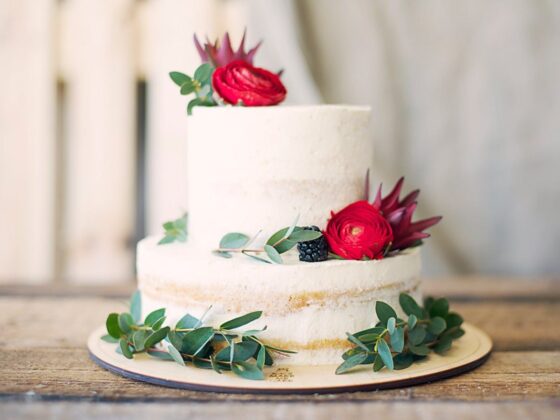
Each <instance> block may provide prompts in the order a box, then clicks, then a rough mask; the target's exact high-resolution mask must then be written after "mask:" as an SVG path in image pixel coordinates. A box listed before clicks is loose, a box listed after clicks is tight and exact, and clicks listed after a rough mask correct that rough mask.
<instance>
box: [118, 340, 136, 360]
mask: <svg viewBox="0 0 560 420" xmlns="http://www.w3.org/2000/svg"><path fill="white" fill-rule="evenodd" d="M119 346H120V349H121V353H122V354H123V356H124V357H126V358H127V359H132V357H133V356H132V350H130V347H129V345H128V342H127V341H126V338H121V339H120V340H119Z"/></svg>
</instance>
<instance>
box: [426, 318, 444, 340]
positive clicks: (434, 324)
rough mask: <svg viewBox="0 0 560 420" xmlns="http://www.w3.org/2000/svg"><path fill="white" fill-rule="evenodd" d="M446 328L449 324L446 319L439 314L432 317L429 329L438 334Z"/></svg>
mask: <svg viewBox="0 0 560 420" xmlns="http://www.w3.org/2000/svg"><path fill="white" fill-rule="evenodd" d="M446 328H447V324H446V323H445V319H443V318H441V317H439V316H436V317H434V318H432V319H430V323H429V324H428V331H429V332H431V333H432V334H434V335H436V336H438V335H439V334H441V333H442V332H444V331H445V329H446Z"/></svg>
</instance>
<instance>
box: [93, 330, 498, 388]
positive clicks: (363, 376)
mask: <svg viewBox="0 0 560 420" xmlns="http://www.w3.org/2000/svg"><path fill="white" fill-rule="evenodd" d="M463 329H464V330H465V335H463V337H461V338H460V339H458V340H455V341H454V342H453V346H452V347H451V349H450V350H449V351H448V352H447V353H445V355H443V356H440V355H437V354H430V355H429V356H428V357H427V358H426V359H424V360H423V361H421V362H417V363H414V364H413V365H412V366H410V367H409V368H407V369H404V370H398V371H389V370H387V369H383V370H382V371H380V372H376V373H374V372H373V369H372V367H371V365H364V366H359V367H357V368H355V369H354V370H352V371H350V372H348V373H345V374H342V375H335V374H334V371H335V369H336V365H325V366H293V365H281V366H272V367H269V368H265V370H264V372H265V377H266V378H265V380H264V381H252V380H247V379H242V378H239V377H237V376H235V375H234V374H233V373H231V372H223V373H222V374H221V375H220V374H218V373H216V372H214V371H213V370H207V369H200V368H195V367H192V366H189V365H187V366H180V365H179V364H177V363H175V362H172V361H164V360H159V359H156V358H153V357H151V356H148V355H147V354H137V355H135V356H134V359H132V360H130V359H127V358H125V357H124V356H123V355H121V354H118V353H117V352H116V351H115V349H116V347H117V344H111V343H107V342H105V341H103V340H101V337H102V336H103V335H104V334H106V330H105V326H102V327H99V328H97V329H96V330H95V331H94V332H93V333H91V335H90V336H89V339H88V348H89V352H90V356H91V358H92V360H93V361H94V362H95V363H97V364H98V365H99V366H101V367H103V368H105V369H107V370H109V371H111V372H114V373H117V374H119V375H122V376H124V377H127V378H131V379H135V380H138V381H143V382H149V383H152V384H156V385H162V386H166V387H172V388H182V389H188V390H192V391H209V392H227V393H247V394H314V393H333V392H352V391H371V390H378V389H387V388H398V387H404V386H410V385H418V384H422V383H426V382H433V381H437V380H439V379H443V378H448V377H450V376H454V375H458V374H461V373H464V372H467V371H469V370H471V369H474V368H476V367H478V366H480V365H481V364H482V363H484V361H485V360H486V359H487V358H488V356H489V355H490V352H491V350H492V340H491V339H490V337H489V336H488V335H487V334H486V333H485V332H483V331H482V330H480V329H478V328H476V327H475V326H473V325H470V324H468V323H465V324H463ZM341 362H342V358H341Z"/></svg>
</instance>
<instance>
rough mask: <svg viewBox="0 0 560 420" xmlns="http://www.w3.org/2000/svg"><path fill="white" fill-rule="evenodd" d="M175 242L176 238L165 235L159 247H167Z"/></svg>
mask: <svg viewBox="0 0 560 420" xmlns="http://www.w3.org/2000/svg"><path fill="white" fill-rule="evenodd" d="M172 242H175V237H174V236H170V235H165V236H164V237H163V238H161V239H160V241H159V242H158V245H166V244H170V243H172Z"/></svg>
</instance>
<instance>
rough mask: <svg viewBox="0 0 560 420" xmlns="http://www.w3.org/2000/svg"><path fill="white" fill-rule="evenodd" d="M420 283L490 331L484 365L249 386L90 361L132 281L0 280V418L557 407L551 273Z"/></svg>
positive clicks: (559, 376)
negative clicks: (358, 382) (275, 392)
mask: <svg viewBox="0 0 560 420" xmlns="http://www.w3.org/2000/svg"><path fill="white" fill-rule="evenodd" d="M425 289H426V291H427V292H428V293H430V294H433V295H445V296H447V297H449V298H450V300H451V303H452V307H453V308H454V309H456V310H457V311H459V312H460V313H461V314H463V315H464V317H465V318H466V320H468V321H469V322H471V323H473V324H475V325H477V326H479V327H481V328H482V329H484V330H485V331H487V332H488V333H489V334H490V335H491V336H492V339H493V340H494V346H495V347H494V352H493V353H492V355H491V357H490V359H489V360H488V361H487V362H486V364H485V365H483V366H482V367H480V368H478V369H476V370H475V371H473V372H470V373H467V374H464V375H461V376H458V377H455V378H451V379H447V380H443V381H439V382H435V383H432V384H427V385H422V386H415V387H410V388H403V389H395V390H387V391H378V392H361V393H347V394H335V395H311V396H302V395H299V396H298V395H294V396H270V395H267V396H254V395H229V394H214V393H201V392H189V391H184V390H176V389H169V388H163V387H157V386H153V385H148V384H144V383H140V382H134V381H132V380H128V379H125V378H122V377H119V376H116V375H114V374H112V373H109V372H107V371H105V370H103V369H101V368H99V367H97V366H96V365H95V364H94V363H93V362H91V361H90V360H89V358H88V353H87V350H86V347H85V341H86V337H87V336H88V334H89V333H90V332H91V331H92V329H93V328H94V327H96V326H98V325H100V324H102V323H103V322H104V319H105V316H106V314H107V313H109V312H110V311H112V310H120V309H122V308H123V305H124V303H123V302H125V300H126V298H127V296H128V295H129V293H130V291H131V290H132V286H130V287H119V288H76V287H74V288H64V287H48V288H47V287H40V288H37V287H35V288H33V287H27V288H26V287H17V286H0V308H1V311H0V332H1V335H0V418H14V417H18V416H25V417H37V418H57V419H60V418H104V419H105V418H116V417H123V416H125V417H126V416H128V415H130V416H134V417H135V418H136V419H140V418H155V417H156V416H158V418H173V417H172V416H176V415H178V414H179V415H181V416H182V417H185V416H189V418H191V419H192V418H197V417H200V418H205V419H208V418H224V417H228V418H230V417H231V418H240V419H241V418H246V417H249V416H250V417H251V418H269V417H273V418H284V417H288V418H331V417H345V418H358V417H361V418H366V416H367V417H372V416H382V418H383V419H386V418H389V417H398V418H406V417H409V416H416V417H418V416H422V417H423V418H442V417H445V416H453V417H454V418H455V419H459V418H488V417H492V418H493V419H497V418H501V417H507V418H525V419H526V418H547V417H552V416H555V417H557V418H559V417H558V416H559V415H560V305H559V301H560V281H558V280H556V281H555V280H554V279H551V280H532V281H529V280H523V281H522V280H514V279H490V278H459V279H446V280H437V281H434V280H433V281H428V282H426V287H425Z"/></svg>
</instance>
